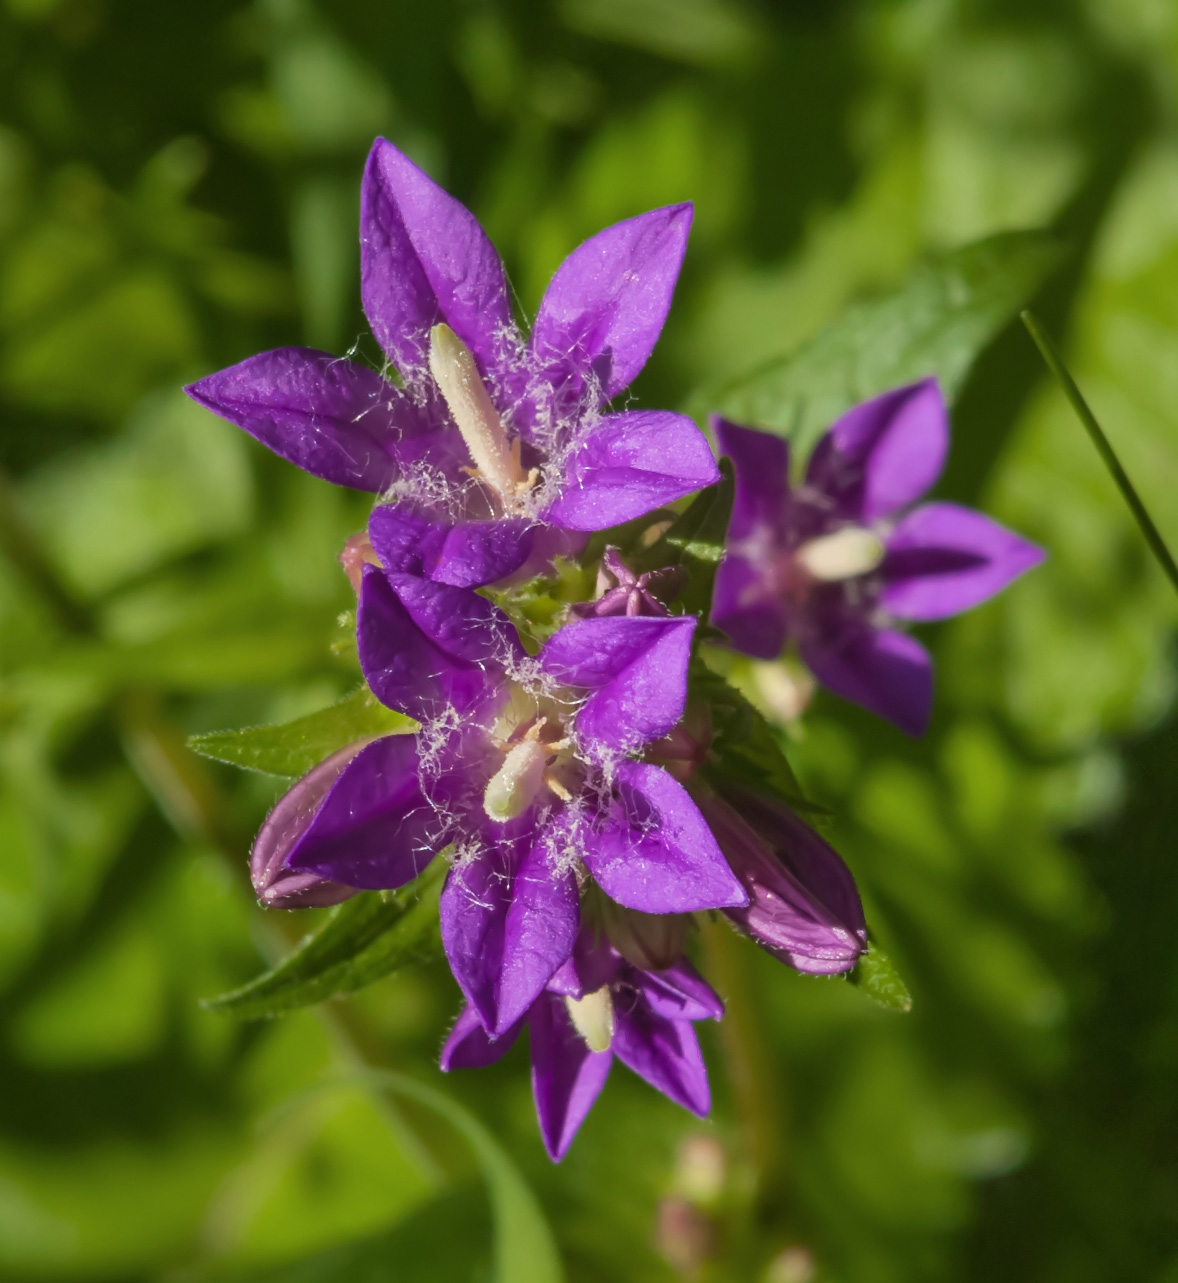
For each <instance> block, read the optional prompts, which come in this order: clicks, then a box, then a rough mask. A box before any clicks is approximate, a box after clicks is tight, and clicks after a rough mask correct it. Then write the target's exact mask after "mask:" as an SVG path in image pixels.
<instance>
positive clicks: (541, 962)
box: [495, 842, 580, 1030]
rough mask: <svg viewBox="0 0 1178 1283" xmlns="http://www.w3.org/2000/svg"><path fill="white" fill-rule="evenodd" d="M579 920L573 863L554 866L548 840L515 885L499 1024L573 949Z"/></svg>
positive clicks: (523, 1007)
mask: <svg viewBox="0 0 1178 1283" xmlns="http://www.w3.org/2000/svg"><path fill="white" fill-rule="evenodd" d="M579 925H580V897H579V895H578V889H577V879H576V877H575V875H574V874H573V871H572V869H571V868H564V869H560V868H558V867H556V865H555V863H554V861H553V858H552V856H551V855H550V854H549V852H548V851H547V849H546V848H545V846H544V844H543V843H541V842H537V843H535V844H534V845H533V846H532V849H531V850H530V851H529V852H528V854H527V855H526V856H525V857H524V860H523V863H522V864H521V865H520V868H519V871H518V873H517V874H516V876H515V880H514V883H513V886H512V899H511V907H510V908H509V909H508V911H507V923H506V926H505V929H504V945H503V971H502V975H501V978H500V982H499V995H498V1009H499V1017H498V1020H497V1022H496V1024H495V1028H496V1029H497V1030H505V1029H506V1028H507V1027H508V1026H509V1025H511V1024H512V1023H513V1022H515V1021H516V1020H519V1019H520V1017H521V1016H523V1014H524V1013H525V1012H526V1011H527V1009H528V1008H529V1007H530V1006H531V1005H532V1003H533V1002H535V1000H536V996H537V994H539V993H540V991H541V990H542V989H543V988H544V986H545V985H546V984H547V983H548V981H549V980H550V979H551V977H552V974H553V972H555V971H556V969H557V968H558V967H559V966H560V965H561V963H563V962H564V961H565V959H566V958H568V956H569V955H570V954H571V953H572V951H573V946H574V944H575V943H576V940H577V930H578V927H579Z"/></svg>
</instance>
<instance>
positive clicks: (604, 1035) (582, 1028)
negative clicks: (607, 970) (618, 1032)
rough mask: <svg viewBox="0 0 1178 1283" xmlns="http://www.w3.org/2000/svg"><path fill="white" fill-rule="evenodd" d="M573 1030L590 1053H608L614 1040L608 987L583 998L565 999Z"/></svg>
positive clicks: (611, 1000) (612, 1014) (612, 1012)
mask: <svg viewBox="0 0 1178 1283" xmlns="http://www.w3.org/2000/svg"><path fill="white" fill-rule="evenodd" d="M564 1005H565V1007H566V1008H567V1009H568V1013H569V1019H570V1020H571V1021H572V1022H573V1028H574V1029H576V1031H577V1033H579V1034H580V1035H581V1037H582V1038H584V1040H585V1046H586V1047H588V1048H589V1050H590V1051H609V1045H610V1043H611V1042H613V1040H614V1000H613V997H612V996H611V994H610V991H609V985H603V986H602V987H601V988H600V989H596V990H594V992H593V993H587V994H586V995H585V996H584V997H583V998H566V999H565V1000H564Z"/></svg>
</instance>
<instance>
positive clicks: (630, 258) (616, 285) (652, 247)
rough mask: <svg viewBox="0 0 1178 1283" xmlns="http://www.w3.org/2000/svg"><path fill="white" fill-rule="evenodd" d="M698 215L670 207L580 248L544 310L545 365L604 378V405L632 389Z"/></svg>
mask: <svg viewBox="0 0 1178 1283" xmlns="http://www.w3.org/2000/svg"><path fill="white" fill-rule="evenodd" d="M691 216H692V207H691V205H689V204H688V205H668V206H667V207H666V208H665V209H654V210H651V211H650V212H649V213H647V214H640V215H639V216H638V217H637V218H629V219H627V220H626V221H625V222H622V223H615V224H614V225H613V226H612V227H607V228H606V229H605V230H604V231H601V232H598V233H597V235H596V236H593V237H591V238H590V239H589V240H587V241H586V242H585V243H584V245H582V246H580V247H579V248H578V249H575V250H574V251H573V252H572V253H571V254H570V255H569V256H568V258H566V259H565V261H564V262H563V263H562V264H561V265H560V267H559V268H558V270H557V273H556V275H555V276H554V277H553V278H552V282H551V284H550V285H549V286H548V290H547V292H546V293H545V295H544V299H543V301H542V302H541V304H540V311H539V313H538V314H537V316H536V324H535V327H534V328H533V330H532V340H531V347H532V351H533V352H534V353H536V354H537V355H538V356H539V357H541V358H542V359H545V360H547V359H549V358H550V357H552V356H553V355H556V356H558V357H559V358H561V359H562V360H563V363H564V364H565V365H566V367H567V368H568V369H569V370H570V372H573V373H576V374H579V375H581V376H582V377H586V376H588V375H589V374H590V372H591V371H592V372H594V373H595V374H597V375H598V377H600V378H601V381H602V400H606V401H608V400H609V399H610V398H611V397H614V396H616V395H617V394H618V393H619V392H620V391H621V390H622V389H623V388H625V387H627V386H628V385H629V383H630V382H631V380H632V379H633V378H634V377H635V376H636V375H637V374H638V371H639V370H641V369H642V367H643V366H644V365H645V364H646V360H647V357H649V356H650V353H651V351H652V350H653V348H654V345H655V343H656V341H657V340H658V336H659V334H660V333H661V332H662V328H663V322H664V321H665V320H666V319H667V311H668V309H669V308H670V306H671V295H672V294H673V293H674V291H675V282H676V281H677V280H678V278H679V268H680V266H681V265H682V263H683V254H684V252H685V250H686V248H687V233H688V232H689V231H690V230H691ZM607 524H611V525H612V524H613V523H612V522H610V523H607ZM602 528H604V527H602Z"/></svg>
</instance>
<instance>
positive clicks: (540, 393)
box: [188, 138, 718, 587]
mask: <svg viewBox="0 0 1178 1283" xmlns="http://www.w3.org/2000/svg"><path fill="white" fill-rule="evenodd" d="M360 205H361V209H360V240H361V293H362V299H363V304H364V310H365V313H366V315H367V317H368V321H369V324H370V325H371V327H372V332H373V334H374V335H375V336H376V339H377V341H378V342H379V343H380V345H381V347H382V348H383V350H384V352H385V354H386V356H387V357H388V359H389V361H390V362H391V365H392V367H393V368H395V370H396V371H397V373H398V374H399V376H400V380H401V384H400V385H398V384H397V383H394V382H392V381H390V379H388V378H385V377H384V376H383V375H382V374H380V373H377V372H376V371H374V370H371V369H369V368H368V367H366V366H364V365H361V364H359V363H357V362H355V361H352V360H349V359H347V358H343V357H335V356H332V355H330V354H328V353H326V352H317V351H313V350H311V349H309V348H299V347H290V348H280V349H278V350H277V351H273V352H265V353H262V354H261V355H260V356H254V357H250V358H249V359H248V360H245V361H242V362H241V363H240V364H238V365H235V366H232V367H231V368H230V369H227V370H222V371H220V372H219V373H217V374H212V375H209V376H208V377H207V378H205V379H201V380H200V381H199V382H198V383H195V384H193V385H192V386H191V387H190V388H189V389H188V392H189V394H190V395H191V396H192V397H194V398H195V399H196V400H197V401H199V402H200V403H201V404H202V405H204V406H207V407H208V408H209V409H210V410H213V411H214V412H215V413H217V414H219V415H221V416H222V417H224V418H226V419H228V420H229V421H230V422H232V423H235V424H237V425H238V426H239V427H241V428H244V429H245V430H246V431H247V432H249V433H251V434H252V435H253V436H255V437H256V438H257V439H258V440H259V441H261V442H262V443H263V444H264V445H267V446H269V447H270V449H271V450H273V451H275V452H276V453H277V454H279V455H281V456H282V457H283V458H285V459H288V460H290V462H292V463H294V464H297V465H298V466H299V467H300V468H303V469H305V470H306V471H307V472H310V473H312V474H313V475H315V476H317V477H322V478H324V479H325V480H327V481H332V482H335V483H336V484H337V485H344V486H352V487H355V488H357V489H361V490H371V491H376V492H378V493H379V494H381V495H382V496H384V497H385V498H387V499H390V500H393V501H394V502H392V503H389V504H384V505H382V506H380V507H378V508H377V509H376V510H375V512H374V514H373V518H372V524H371V528H370V535H371V539H372V543H373V547H374V548H375V549H376V552H377V554H378V555H379V556H380V558H381V561H382V563H383V564H384V566H385V568H386V569H387V570H389V571H390V572H406V573H411V574H418V575H424V576H425V577H427V578H431V579H435V580H437V581H439V582H442V583H450V584H455V585H459V586H469V587H475V586H477V585H479V584H484V583H491V582H494V581H495V580H497V579H500V578H503V577H504V576H506V575H508V574H511V573H512V572H514V571H516V570H518V569H519V568H520V567H521V566H522V565H524V563H525V562H527V561H529V559H530V560H531V562H532V563H533V564H540V563H542V562H544V561H545V560H547V559H548V558H550V557H551V556H552V555H553V553H554V552H556V551H559V550H561V549H562V548H567V547H570V546H575V545H576V542H577V541H578V539H579V538H583V535H578V532H585V531H593V530H605V529H608V528H609V527H611V526H615V525H618V524H620V523H622V522H624V521H629V520H630V519H632V518H634V517H639V516H642V515H643V514H645V513H647V512H650V511H652V510H654V509H655V508H659V507H661V506H663V505H665V504H667V503H670V502H671V501H673V500H675V499H678V498H681V497H682V496H684V495H686V494H689V493H691V492H692V491H694V490H698V489H700V488H702V487H704V486H707V485H711V484H712V483H713V482H714V481H716V480H717V478H718V473H717V470H716V465H715V461H714V459H713V458H712V454H711V451H710V450H709V449H708V445H707V442H706V441H705V440H704V437H703V434H702V433H701V432H700V431H699V430H698V428H696V426H695V424H693V423H692V422H691V420H690V419H687V418H684V417H683V416H682V415H678V414H672V413H670V412H668V411H662V410H627V411H623V412H620V413H610V412H608V410H607V408H606V407H607V403H608V402H609V401H610V400H611V399H612V398H614V397H616V396H617V395H618V394H619V393H621V392H622V391H624V390H625V388H626V387H627V386H628V385H629V384H630V382H631V381H632V380H633V378H634V377H635V376H636V375H637V374H638V372H639V371H640V370H641V369H642V367H643V365H645V363H646V360H647V358H648V357H649V355H650V353H651V350H652V348H653V347H654V344H655V341H656V340H657V338H658V336H659V333H660V331H661V330H662V327H663V322H664V320H665V319H666V315H667V310H668V308H669V307H670V303H671V295H672V292H673V290H674V288H675V282H676V279H677V278H678V274H679V267H680V264H681V262H682V259H683V253H684V250H685V248H686V243H687V233H688V229H689V227H690V224H691V214H692V210H691V206H690V205H673V206H668V207H667V208H665V209H656V210H652V211H651V212H649V213H647V214H642V215H639V216H638V217H637V218H631V219H628V220H626V221H625V222H622V223H617V224H615V225H614V226H612V227H608V228H606V229H605V230H604V231H602V232H599V233H598V234H597V235H596V236H594V237H593V238H592V239H591V240H589V241H587V242H586V243H585V244H584V245H582V246H581V247H580V248H579V249H577V250H574V252H573V253H572V254H571V255H569V257H568V258H567V259H566V260H565V261H564V263H563V265H562V266H561V267H560V269H559V270H558V271H557V273H556V275H555V276H554V277H553V279H552V283H551V284H550V285H549V287H548V291H547V293H546V294H545V295H544V299H543V301H542V302H541V304H540V310H539V313H538V314H537V316H536V322H535V325H534V326H533V327H532V332H531V335H530V338H529V339H528V340H527V342H526V343H525V341H524V340H523V338H522V337H521V335H520V333H519V331H518V329H517V327H516V324H515V321H514V319H513V317H512V312H511V305H510V301H509V298H508V291H507V282H506V277H505V276H504V272H503V265H502V263H501V262H500V260H499V255H498V254H497V253H496V251H495V249H494V247H493V246H492V244H491V242H490V241H489V240H488V239H487V236H486V234H485V233H484V231H483V229H482V228H481V227H480V226H479V224H478V222H477V221H476V219H475V217H474V215H473V214H471V213H470V211H469V210H467V209H466V208H465V207H464V206H463V205H462V204H461V203H460V202H458V201H457V200H455V199H454V197H452V196H450V195H448V194H447V193H446V192H445V191H443V190H442V189H441V188H440V187H439V186H438V185H437V184H436V183H434V182H433V181H432V180H431V179H430V178H428V177H427V176H426V174H424V173H423V172H422V171H421V170H420V169H419V168H418V167H417V166H416V165H414V164H413V163H412V162H411V161H410V160H409V159H408V158H407V157H406V156H405V155H403V154H402V153H401V152H400V151H398V150H397V148H396V147H394V146H393V145H392V143H389V142H387V141H385V140H384V139H383V138H381V139H377V141H376V143H375V144H374V145H373V148H372V151H371V153H370V155H369V158H368V164H367V167H366V169H365V171H364V180H363V185H362V188H361V198H360Z"/></svg>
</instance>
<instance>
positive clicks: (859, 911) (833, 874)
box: [693, 787, 867, 975]
mask: <svg viewBox="0 0 1178 1283" xmlns="http://www.w3.org/2000/svg"><path fill="white" fill-rule="evenodd" d="M725 794H726V796H720V795H718V794H716V793H705V792H702V791H701V792H694V793H693V796H694V797H695V798H696V801H697V802H698V803H699V807H700V810H701V811H702V812H703V813H704V816H705V818H706V819H707V821H708V824H709V825H710V826H711V829H712V832H713V833H714V834H715V837H716V841H717V842H719V843H720V849H721V850H722V851H723V852H724V854H725V856H726V857H727V859H728V863H729V864H730V865H731V866H732V869H733V872H735V873H736V875H737V877H739V878H740V880H741V882H742V883H743V884H744V888H745V890H746V891H747V892H748V894H749V902H748V904H747V905H738V906H735V907H733V908H728V909H725V910H724V912H725V913H726V914H727V915H728V917H729V918H731V920H732V921H733V922H734V923H735V924H736V925H737V926H738V927H739V928H740V929H741V930H742V931H743V932H744V933H745V934H746V935H749V936H751V937H752V938H753V939H754V940H755V941H756V942H757V944H759V945H760V946H761V948H762V949H765V950H767V951H768V952H769V953H771V954H773V956H774V957H776V958H780V959H781V961H782V962H786V963H788V964H789V965H790V966H791V967H794V968H796V969H797V970H798V971H807V972H811V973H812V974H815V975H834V974H836V973H837V972H840V971H849V970H850V969H851V968H852V967H853V966H854V965H855V963H856V962H857V961H858V959H859V956H860V954H862V953H863V952H865V950H866V949H867V924H866V922H865V921H864V918H863V906H862V904H861V903H860V901H859V892H858V891H857V890H856V888H855V880H854V878H853V877H852V876H851V871H850V870H849V869H848V868H847V866H846V865H845V864H844V863H843V861H842V859H841V858H840V856H839V854H838V852H837V851H835V849H834V848H833V847H832V846H831V845H830V844H829V843H828V842H826V841H824V840H823V838H822V837H820V836H819V835H818V834H817V833H816V832H815V831H814V830H813V829H812V828H811V827H810V826H809V825H808V824H807V823H806V822H805V821H804V820H802V819H801V818H800V817H799V816H798V815H796V814H795V813H794V812H793V811H792V810H791V809H790V808H789V807H788V806H786V805H785V804H784V803H782V802H778V801H776V800H775V799H773V798H769V797H765V796H764V795H762V794H759V793H753V792H751V791H748V790H745V789H740V788H735V787H728V788H726V789H725Z"/></svg>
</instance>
